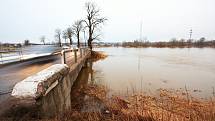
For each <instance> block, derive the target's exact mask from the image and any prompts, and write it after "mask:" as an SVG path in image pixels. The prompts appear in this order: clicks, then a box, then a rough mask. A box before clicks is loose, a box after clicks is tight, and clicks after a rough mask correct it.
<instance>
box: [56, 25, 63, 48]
mask: <svg viewBox="0 0 215 121" xmlns="http://www.w3.org/2000/svg"><path fill="white" fill-rule="evenodd" d="M55 38H56V39H57V41H58V44H59V46H60V47H62V44H61V30H60V29H56V30H55Z"/></svg>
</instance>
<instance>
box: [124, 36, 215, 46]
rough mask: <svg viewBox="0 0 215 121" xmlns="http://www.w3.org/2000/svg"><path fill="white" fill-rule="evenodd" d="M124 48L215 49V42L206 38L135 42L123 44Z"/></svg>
mask: <svg viewBox="0 0 215 121" xmlns="http://www.w3.org/2000/svg"><path fill="white" fill-rule="evenodd" d="M122 46H123V47H157V48H165V47H169V48H186V47H198V48H201V47H213V48H214V47H215V40H211V41H206V39H205V38H204V37H202V38H200V39H199V40H195V41H194V40H185V39H181V40H176V39H172V40H170V41H169V42H149V41H137V40H135V41H133V42H123V43H122Z"/></svg>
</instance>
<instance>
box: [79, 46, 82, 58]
mask: <svg viewBox="0 0 215 121" xmlns="http://www.w3.org/2000/svg"><path fill="white" fill-rule="evenodd" d="M79 50H80V55H81V58H82V48H80V49H79Z"/></svg>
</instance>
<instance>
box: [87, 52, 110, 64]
mask: <svg viewBox="0 0 215 121" xmlns="http://www.w3.org/2000/svg"><path fill="white" fill-rule="evenodd" d="M106 57H107V55H106V54H105V53H103V52H98V51H92V52H91V60H92V61H94V62H95V61H98V60H103V59H105V58H106Z"/></svg>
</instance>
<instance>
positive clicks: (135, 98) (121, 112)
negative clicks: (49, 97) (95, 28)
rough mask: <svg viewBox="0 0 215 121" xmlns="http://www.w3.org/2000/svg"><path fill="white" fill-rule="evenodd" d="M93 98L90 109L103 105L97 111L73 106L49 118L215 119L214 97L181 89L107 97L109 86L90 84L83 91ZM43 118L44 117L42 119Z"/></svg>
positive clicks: (113, 120) (122, 120) (88, 120)
mask: <svg viewBox="0 0 215 121" xmlns="http://www.w3.org/2000/svg"><path fill="white" fill-rule="evenodd" d="M83 91H84V93H85V94H86V95H87V96H89V97H93V98H94V100H91V101H89V100H85V101H88V103H85V106H86V104H87V105H88V106H87V107H88V108H93V106H89V105H94V103H95V102H98V100H99V103H102V105H103V107H102V108H100V110H97V111H86V110H81V109H80V108H73V110H70V111H68V112H66V113H65V115H64V116H63V117H56V118H55V119H50V120H47V121H214V120H215V105H214V102H215V101H214V99H212V98H211V100H200V99H194V98H193V97H191V96H190V95H187V94H188V93H187V92H186V91H185V92H182V91H168V90H165V89H160V90H159V92H160V96H158V97H153V96H147V95H145V94H143V93H138V94H132V95H128V96H127V97H126V98H122V97H121V96H111V97H107V91H108V90H107V88H106V87H104V86H98V85H89V86H88V87H87V88H86V89H84V90H83ZM188 98H189V99H188ZM42 121H44V120H42Z"/></svg>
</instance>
